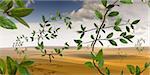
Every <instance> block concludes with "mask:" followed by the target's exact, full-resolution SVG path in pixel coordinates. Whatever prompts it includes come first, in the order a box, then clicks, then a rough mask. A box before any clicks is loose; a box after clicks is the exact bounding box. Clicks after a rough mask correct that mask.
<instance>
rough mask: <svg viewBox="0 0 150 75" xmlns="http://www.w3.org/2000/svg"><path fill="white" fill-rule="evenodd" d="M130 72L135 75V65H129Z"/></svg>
mask: <svg viewBox="0 0 150 75" xmlns="http://www.w3.org/2000/svg"><path fill="white" fill-rule="evenodd" d="M127 68H128V70H129V71H130V73H131V74H135V68H134V66H133V65H127Z"/></svg>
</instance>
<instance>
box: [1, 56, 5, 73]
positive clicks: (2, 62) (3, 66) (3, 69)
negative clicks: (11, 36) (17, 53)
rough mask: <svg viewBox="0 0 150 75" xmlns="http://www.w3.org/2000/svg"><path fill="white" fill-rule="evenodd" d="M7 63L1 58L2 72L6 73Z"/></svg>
mask: <svg viewBox="0 0 150 75" xmlns="http://www.w3.org/2000/svg"><path fill="white" fill-rule="evenodd" d="M5 72H6V65H5V62H4V60H3V59H1V58H0V74H5Z"/></svg>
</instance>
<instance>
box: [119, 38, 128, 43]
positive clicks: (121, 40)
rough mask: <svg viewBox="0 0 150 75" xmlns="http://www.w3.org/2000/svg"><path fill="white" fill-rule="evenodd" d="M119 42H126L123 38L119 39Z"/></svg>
mask: <svg viewBox="0 0 150 75" xmlns="http://www.w3.org/2000/svg"><path fill="white" fill-rule="evenodd" d="M120 42H122V43H124V44H127V43H128V42H127V41H126V40H125V39H122V38H121V39H120Z"/></svg>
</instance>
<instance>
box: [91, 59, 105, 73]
mask: <svg viewBox="0 0 150 75" xmlns="http://www.w3.org/2000/svg"><path fill="white" fill-rule="evenodd" d="M93 64H94V66H95V68H96V69H97V70H98V72H99V74H101V75H105V74H104V73H103V72H101V70H100V69H99V67H98V66H97V65H96V63H95V61H94V60H93Z"/></svg>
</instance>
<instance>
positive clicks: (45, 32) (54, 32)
mask: <svg viewBox="0 0 150 75" xmlns="http://www.w3.org/2000/svg"><path fill="white" fill-rule="evenodd" d="M53 21H64V23H65V25H66V26H67V28H69V29H71V28H72V27H71V24H72V22H71V21H70V18H69V17H64V16H62V15H61V14H60V12H58V11H57V13H56V15H55V16H51V17H49V18H48V19H47V18H46V17H45V16H42V22H43V23H40V24H39V26H40V28H39V30H38V31H35V30H33V31H32V33H31V36H24V35H22V36H20V37H17V40H16V42H14V43H13V47H15V48H16V49H18V47H22V46H23V43H24V42H34V41H36V42H37V46H36V47H35V49H37V50H40V51H41V53H42V56H46V55H48V56H49V61H50V62H51V61H52V59H53V58H54V55H60V56H62V55H63V54H62V51H63V50H64V49H68V48H69V44H68V43H67V42H66V43H65V46H64V47H62V48H54V51H55V53H54V52H53V51H51V52H49V51H47V49H46V47H45V45H44V40H53V39H56V38H57V37H58V32H59V30H60V29H61V28H60V27H56V26H55V25H52V24H51V22H53Z"/></svg>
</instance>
